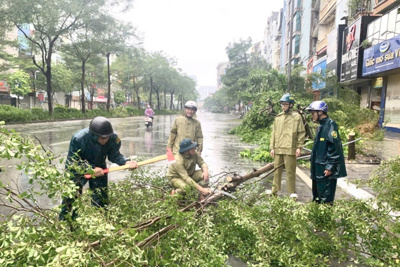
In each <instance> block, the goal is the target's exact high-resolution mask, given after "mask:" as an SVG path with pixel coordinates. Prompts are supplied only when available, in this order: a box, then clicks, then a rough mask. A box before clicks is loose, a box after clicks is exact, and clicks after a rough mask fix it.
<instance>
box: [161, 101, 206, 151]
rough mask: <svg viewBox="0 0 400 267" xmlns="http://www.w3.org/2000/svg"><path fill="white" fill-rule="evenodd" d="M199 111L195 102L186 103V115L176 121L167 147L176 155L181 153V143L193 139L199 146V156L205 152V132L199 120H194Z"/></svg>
mask: <svg viewBox="0 0 400 267" xmlns="http://www.w3.org/2000/svg"><path fill="white" fill-rule="evenodd" d="M196 111H197V104H196V102H194V101H187V102H186V103H185V114H184V115H183V116H179V117H177V118H176V119H175V121H174V125H173V126H172V129H171V133H170V135H169V139H168V144H167V147H168V148H171V149H172V152H173V153H174V154H175V155H176V154H178V151H179V144H180V142H181V141H182V140H183V139H185V138H188V139H191V140H193V141H194V142H196V143H197V144H198V149H197V151H198V152H199V154H201V152H202V151H203V131H202V130H201V124H200V122H199V121H198V120H196V119H195V118H193V116H194V115H195V114H196Z"/></svg>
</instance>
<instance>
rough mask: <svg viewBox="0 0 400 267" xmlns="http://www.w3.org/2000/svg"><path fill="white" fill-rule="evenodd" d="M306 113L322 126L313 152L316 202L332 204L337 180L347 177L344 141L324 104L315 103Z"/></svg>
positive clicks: (313, 185)
mask: <svg viewBox="0 0 400 267" xmlns="http://www.w3.org/2000/svg"><path fill="white" fill-rule="evenodd" d="M307 110H308V111H309V112H310V113H311V118H312V120H313V122H318V123H319V124H320V126H319V128H318V130H317V133H316V134H315V139H314V146H313V149H312V152H311V179H312V193H313V201H315V202H317V203H327V204H331V205H332V204H333V201H334V199H335V192H336V183H337V180H336V179H337V178H341V177H345V176H347V172H346V166H345V163H344V156H343V147H342V141H341V140H340V136H339V131H338V126H337V124H336V122H335V121H333V120H332V119H330V118H329V116H328V114H327V112H328V105H327V104H326V103H325V102H323V101H314V102H312V103H311V104H310V106H309V107H308V108H307Z"/></svg>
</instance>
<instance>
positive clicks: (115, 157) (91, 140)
mask: <svg viewBox="0 0 400 267" xmlns="http://www.w3.org/2000/svg"><path fill="white" fill-rule="evenodd" d="M120 148H121V140H120V139H119V138H118V136H117V134H116V133H114V130H113V127H112V125H111V122H110V121H109V120H108V119H107V118H105V117H96V118H94V119H93V120H92V121H91V122H90V125H89V128H85V129H82V130H80V131H79V132H77V133H75V134H74V135H73V136H72V139H71V142H70V144H69V151H68V156H67V161H66V169H67V170H69V171H70V172H71V174H72V180H73V181H74V182H75V184H76V185H77V186H78V187H79V194H82V188H83V186H84V185H85V184H86V183H87V181H89V188H90V189H92V190H94V192H93V194H92V205H94V206H98V207H104V206H105V205H107V204H108V192H107V185H108V176H107V174H105V173H104V172H103V170H104V169H106V168H107V167H106V158H108V160H109V161H111V162H113V163H116V164H118V165H126V164H128V165H129V166H130V167H129V168H130V169H135V168H137V163H136V162H135V161H130V160H129V159H127V158H125V157H124V155H122V154H121V153H120V151H119V150H120ZM76 164H78V166H79V165H84V164H89V165H91V168H93V169H94V176H95V178H93V179H90V180H88V179H86V178H85V177H84V176H83V175H82V174H78V172H77V171H76V170H75V169H74V168H75V167H76ZM75 198H76V197H75ZM75 198H64V199H63V201H62V205H63V206H62V209H61V213H60V219H61V220H64V219H65V216H66V215H67V213H68V212H70V211H71V209H72V203H73V202H74V200H75ZM71 216H72V218H75V217H76V216H77V214H76V211H73V214H72V215H71Z"/></svg>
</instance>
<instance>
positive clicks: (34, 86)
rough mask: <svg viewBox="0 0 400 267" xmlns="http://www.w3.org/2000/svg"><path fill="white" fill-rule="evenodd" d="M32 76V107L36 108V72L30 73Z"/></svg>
mask: <svg viewBox="0 0 400 267" xmlns="http://www.w3.org/2000/svg"><path fill="white" fill-rule="evenodd" d="M32 74H33V92H34V93H35V95H34V96H33V107H36V70H34V71H32Z"/></svg>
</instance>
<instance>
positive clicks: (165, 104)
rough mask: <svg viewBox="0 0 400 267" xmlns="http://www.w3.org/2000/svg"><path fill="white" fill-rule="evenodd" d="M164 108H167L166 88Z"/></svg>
mask: <svg viewBox="0 0 400 267" xmlns="http://www.w3.org/2000/svg"><path fill="white" fill-rule="evenodd" d="M164 109H167V90H164Z"/></svg>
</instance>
